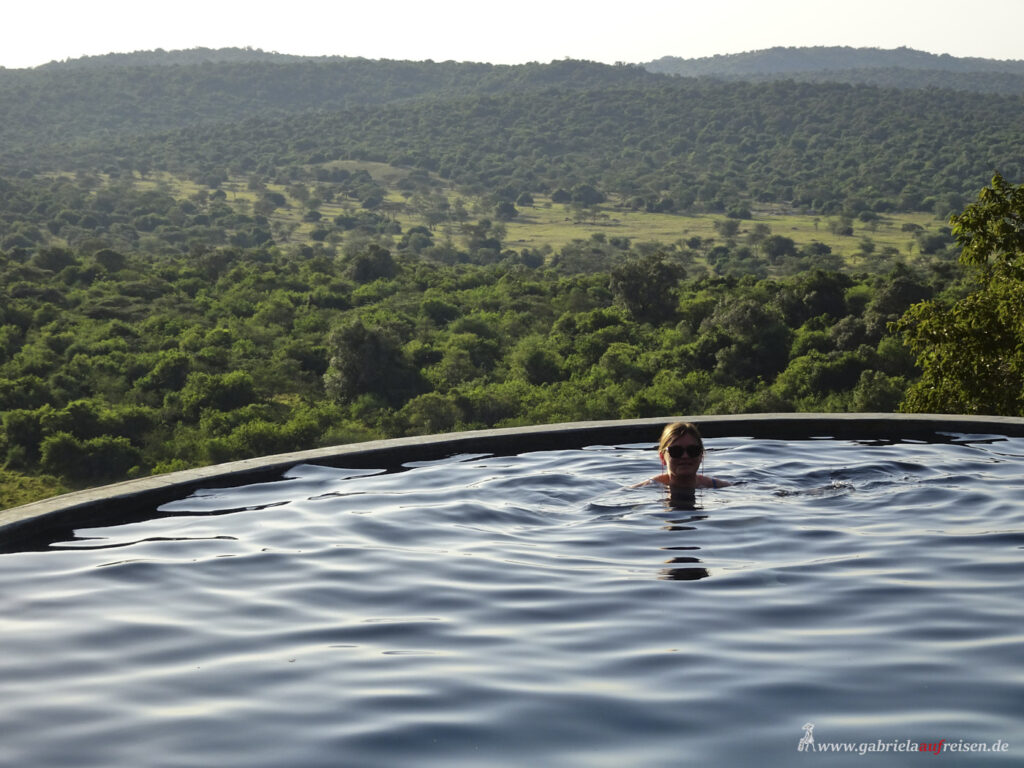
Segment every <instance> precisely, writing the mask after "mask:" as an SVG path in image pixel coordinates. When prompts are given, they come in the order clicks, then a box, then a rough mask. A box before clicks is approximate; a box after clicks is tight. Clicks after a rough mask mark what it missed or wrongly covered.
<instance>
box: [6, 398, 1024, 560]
mask: <svg viewBox="0 0 1024 768" xmlns="http://www.w3.org/2000/svg"><path fill="white" fill-rule="evenodd" d="M670 421H694V422H696V423H697V424H698V425H699V426H700V429H701V432H702V433H703V435H704V436H705V437H706V438H712V439H713V438H716V437H760V438H772V439H782V440H805V439H810V438H815V437H822V438H824V437H830V438H840V439H873V440H889V441H900V440H925V441H928V440H935V439H937V438H939V437H941V436H942V435H943V434H970V435H1003V436H1007V437H1024V419H1022V418H1012V417H1002V416H955V415H954V416H950V415H934V414H891V413H760V414H739V415H731V416H679V417H659V418H649V419H632V420H624V421H585V422H570V423H565V424H545V425H539V426H530V427H511V428H507V429H487V430H476V431H471V432H453V433H449V434H441V435H425V436H422V437H403V438H396V439H393V440H374V441H371V442H365V443H350V444H346V445H337V446H329V447H326V448H317V449H314V450H308V451H296V452H293V453H282V454H277V455H274V456H262V457H259V458H255V459H245V460H242V461H233V462H229V463H227V464H217V465H214V466H209V467H200V468H198V469H186V470H182V471H180V472H171V473H168V474H165V475H155V476H152V477H145V478H140V479H138V480H128V481H126V482H122V483H115V484H113V485H105V486H102V487H99V488H91V489H88V490H84V491H75V492H74V493H67V494H64V495H62V496H55V497H53V498H49V499H44V500H42V501H36V502H33V503H31V504H24V505H22V506H18V507H11V508H10V509H7V510H2V511H0V552H3V551H12V550H16V549H22V548H24V547H25V546H26V545H28V546H31V544H30V542H31V541H32V540H36V541H40V542H42V541H47V540H48V541H54V540H57V538H59V537H61V536H69V535H70V534H71V532H72V531H73V530H74V529H75V528H78V527H86V526H90V527H96V526H101V525H113V524H117V523H123V522H130V521H132V520H141V519H147V518H149V517H152V516H153V511H154V510H155V509H156V507H158V506H159V505H161V504H164V503H166V502H168V501H172V500H174V499H180V498H183V497H185V496H187V495H188V494H190V493H192V492H193V491H196V490H198V489H200V488H223V487H230V486H237V485H246V484H250V483H259V482H267V481H271V480H280V479H281V476H282V474H283V473H284V472H285V471H286V470H287V469H289V468H291V467H293V466H295V465H297V464H320V465H324V466H331V467H350V468H355V469H358V468H370V467H374V468H385V469H388V468H397V467H400V466H401V465H402V464H403V463H405V462H409V461H424V460H432V459H441V458H445V457H447V456H453V455H457V454H472V453H484V454H504V455H509V454H516V453H523V452H526V451H538V450H568V449H572V448H581V447H584V446H588V445H629V444H644V443H646V444H649V445H651V446H654V445H655V444H656V443H657V441H658V436H659V434H660V432H661V428H662V426H663V425H664V424H666V423H668V422H670Z"/></svg>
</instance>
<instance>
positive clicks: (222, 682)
mask: <svg viewBox="0 0 1024 768" xmlns="http://www.w3.org/2000/svg"><path fill="white" fill-rule="evenodd" d="M652 439H653V437H652ZM708 445H709V449H710V450H709V455H708V461H709V462H713V467H711V470H712V471H713V473H714V474H715V475H716V476H720V477H723V478H726V479H729V480H733V481H740V483H739V484H737V485H734V486H731V487H729V488H725V489H717V490H713V489H700V490H696V491H694V490H690V491H686V492H684V493H681V494H680V493H678V492H677V493H676V494H673V495H671V496H669V495H667V494H666V492H665V491H664V489H663V488H658V487H646V488H630V487H629V486H631V485H632V484H634V483H635V482H637V481H638V480H640V479H642V478H644V477H649V476H650V475H651V474H652V473H653V472H654V471H656V469H657V458H656V454H655V452H654V450H653V449H652V447H651V446H620V447H593V448H589V449H586V450H582V451H549V452H538V453H532V454H525V455H522V456H512V457H497V456H482V455H473V456H462V457H453V458H452V459H449V460H445V461H437V462H423V463H417V464H415V465H409V466H407V467H405V468H404V471H403V472H400V473H383V472H376V473H374V472H372V471H362V470H344V469H331V468H326V467H315V466H298V467H295V468H293V469H292V470H290V471H289V472H287V473H286V475H285V476H284V477H283V478H282V479H281V480H280V481H278V482H276V483H266V484H260V485H252V486H245V487H241V488H233V489H230V488H229V489H210V490H206V491H202V492H199V493H196V494H195V495H193V496H190V497H188V498H183V499H180V500H178V501H175V502H172V503H170V504H167V505H165V506H164V507H162V508H161V509H160V510H158V511H154V515H155V516H154V519H150V520H145V521H138V522H134V523H132V524H130V525H121V526H109V527H103V528H99V527H97V528H93V529H83V530H80V531H77V532H75V538H74V539H69V540H68V541H63V542H57V543H56V544H54V546H52V547H50V548H49V549H48V550H46V551H36V552H20V553H13V554H7V555H0V580H2V581H0V583H2V584H3V585H4V589H3V590H0V647H2V648H3V653H2V654H0V680H2V681H3V683H2V686H3V690H4V704H5V706H4V707H0V733H2V734H3V739H2V741H0V763H2V764H5V765H19V766H21V765H25V766H28V765H75V766H104V767H106V766H112V767H114V768H117V767H119V766H124V767H125V768H129V767H131V768H135V766H138V765H139V764H140V761H141V763H147V762H152V763H154V764H160V765H217V766H224V767H226V768H236V767H237V768H242V766H244V767H245V768H279V767H280V766H284V765H287V766H295V767H296V768H314V767H316V768H320V767H321V766H322V767H323V768H328V767H329V768H336V766H338V765H346V766H347V765H352V766H360V768H391V766H401V765H415V766H417V768H419V767H420V766H425V767H426V768H433V767H437V768H440V766H444V767H445V768H450V767H451V766H455V767H456V768H460V767H465V768H470V767H474V768H475V766H481V765H486V766H494V767H495V768H513V766H515V767H517V768H518V766H522V765H532V764H536V765H558V766H567V767H568V768H590V767H591V766H598V765H602V766H603V765H608V766H611V765H628V766H637V767H638V768H662V767H663V766H669V765H678V764H680V762H683V763H686V764H708V765H726V766H732V765H761V764H766V765H768V766H787V765H790V764H792V762H793V759H794V758H793V756H794V755H795V754H797V753H796V744H797V742H798V740H799V739H800V737H801V736H802V735H803V726H804V725H805V724H807V723H814V736H815V738H816V739H818V740H820V741H836V742H841V741H849V742H856V743H861V742H872V743H874V742H875V741H876V740H878V739H882V740H896V739H900V740H906V739H910V740H913V741H915V742H925V741H937V740H938V738H941V737H942V736H945V737H947V738H949V739H950V740H951V741H952V740H954V739H963V740H964V741H971V742H988V743H993V742H995V741H996V740H998V739H1003V740H1004V741H1006V742H1009V743H1010V744H1011V752H1010V753H1009V754H1008V755H1002V756H1001V755H999V754H993V753H988V754H985V753H973V754H972V761H971V764H972V765H982V766H988V765H991V766H1001V765H1009V764H1012V763H1010V762H1009V761H1010V760H1013V759H1017V760H1019V757H1020V752H1019V749H1022V748H1024V725H1022V721H1021V719H1020V717H1019V703H1020V701H1021V697H1022V695H1024V684H1022V681H1021V678H1020V658H1021V647H1022V641H1021V635H1020V616H1021V615H1022V614H1024V569H1021V567H1020V561H1021V552H1022V546H1024V544H1022V542H1024V509H1022V503H1021V502H1020V501H1019V500H1020V499H1021V498H1024V471H1022V470H1024V441H1021V440H1001V439H998V438H994V437H992V436H983V437H982V438H967V437H964V438H962V439H955V438H950V440H949V441H948V442H947V443H945V444H918V443H914V444H896V445H892V444H884V443H883V444H868V443H856V442H846V441H826V440H815V441H806V442H782V441H771V440H756V441H755V440H747V439H728V440H714V441H710V440H709V441H708ZM160 516H163V517H160ZM683 582H689V583H683ZM937 737H938V738H937ZM1016 745H1020V747H1018V746H1016ZM156 755H158V757H155V756H156ZM151 758H152V759H151ZM883 762H884V763H885V765H886V766H890V765H896V766H917V765H918V763H919V762H920V761H919V760H918V759H917V755H916V754H914V755H911V754H890V755H887V756H886V759H885V760H884V761H883ZM828 763H829V764H830V765H832V766H849V765H856V766H862V765H863V763H864V761H863V758H862V757H861V756H859V755H854V756H851V757H849V758H847V757H845V756H843V755H830V756H829V760H828Z"/></svg>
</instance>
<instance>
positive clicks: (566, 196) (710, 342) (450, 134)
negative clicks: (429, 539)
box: [0, 52, 1024, 505]
mask: <svg viewBox="0 0 1024 768" xmlns="http://www.w3.org/2000/svg"><path fill="white" fill-rule="evenodd" d="M215 53H217V52H215ZM243 53H244V55H243V54H239V56H237V57H235V56H233V55H231V54H230V53H225V52H219V53H217V55H218V56H223V57H224V58H225V59H227V60H225V61H219V60H216V61H199V62H197V61H195V58H194V57H190V56H181V55H179V54H174V55H162V54H159V53H157V54H155V55H153V56H152V57H146V56H142V55H132V56H128V57H126V58H121V57H112V59H111V60H110V61H106V60H103V61H90V62H87V63H81V64H76V63H75V62H67V63H61V64H54V65H50V66H47V67H43V68H39V69H37V70H27V71H26V70H17V71H0V137H2V138H3V144H2V150H0V152H2V155H0V425H2V430H0V461H2V464H3V469H2V470H0V488H2V491H0V504H2V505H10V504H13V503H17V502H19V501H24V500H27V499H30V498H37V497H40V496H44V495H48V494H51V493H55V492H59V491H60V490H62V489H67V488H73V487H80V486H83V485H90V484H98V483H102V482H107V481H110V480H115V479H119V478H122V477H126V476H138V475H142V474H146V473H150V472H160V471H166V470H171V469H176V468H184V467H187V466H194V465H198V464H204V463H211V462H219V461H225V460H228V459H234V458H242V457H246V456H253V455H260V454H265V453H273V452H279V451H285V450H294V449H301V448H308V447H314V446H317V445H322V444H329V443H333V442H339V441H349V440H359V439H367V438H372V437H380V436H398V435H404V434H418V433H427V432H435V431H443V430H450V429H460V428H471V427H488V426H499V425H514V424H527V423H540V422H553V421H564V420H576V419H591V418H617V417H629V416H659V415H670V414H678V413H694V414H698V413H716V412H717V413H727V412H746V411H787V410H827V411H843V410H869V411H877V410H884V411H891V410H895V409H897V408H898V407H900V404H901V402H904V400H905V397H906V395H907V392H908V391H912V392H914V393H915V394H914V397H917V398H918V399H919V400H920V401H921V402H925V401H927V402H928V403H929V406H928V407H929V408H931V409H939V410H941V403H937V401H936V399H935V398H934V397H933V398H932V399H931V400H926V398H927V397H928V394H927V392H926V391H925V390H922V389H921V387H920V386H918V385H919V384H920V382H921V378H920V371H919V370H918V369H917V368H916V367H915V365H914V358H913V357H912V356H911V354H910V350H908V348H907V347H905V346H904V345H903V343H902V341H901V339H900V338H899V337H898V336H896V335H894V333H895V331H894V328H895V326H894V325H892V324H893V323H895V322H897V321H900V319H901V318H904V317H909V316H908V315H907V313H908V310H911V309H912V308H913V307H915V306H919V304H918V303H919V302H922V301H925V300H930V301H931V302H932V304H930V305H928V306H929V307H931V309H930V310H928V312H931V313H932V314H921V312H919V313H918V314H917V315H915V317H918V318H919V319H920V322H918V324H917V325H914V322H912V321H910V320H908V321H906V322H905V323H904V326H903V327H904V332H905V333H908V334H911V335H912V336H913V337H914V339H915V343H917V344H918V345H919V346H918V347H917V348H915V353H916V354H917V356H918V357H919V358H921V357H922V352H921V350H922V349H925V350H926V349H927V344H929V343H931V342H928V341H927V338H926V337H927V334H928V333H931V329H932V326H931V325H929V322H930V321H929V318H932V317H936V316H939V315H937V314H936V313H937V312H941V309H942V307H956V306H961V305H958V304H957V302H962V301H965V300H968V299H970V297H971V296H973V295H974V294H971V291H972V290H973V287H974V285H975V283H974V282H972V280H973V278H972V275H971V273H966V272H962V271H961V269H960V268H959V267H958V265H957V263H956V260H957V255H958V249H957V247H956V246H955V245H954V237H955V236H956V235H957V234H958V232H957V231H956V230H954V229H951V228H950V226H948V224H949V222H948V220H947V217H948V215H949V214H950V213H955V212H959V211H961V210H962V209H963V207H964V206H965V205H966V204H967V203H969V202H971V201H972V200H974V199H975V198H976V197H977V194H978V190H979V189H981V188H982V187H983V186H984V185H985V184H986V183H988V182H989V180H990V179H991V177H992V174H993V172H994V171H1000V172H1002V173H1003V174H1004V175H1005V176H1006V177H1008V178H1011V179H1018V178H1020V177H1021V176H1022V175H1024V168H1022V167H1021V164H1022V162H1024V158H1022V156H1021V153H1020V147H1021V146H1022V143H1021V138H1022V136H1021V131H1022V126H1024V121H1022V119H1021V118H1022V117H1024V109H1022V107H1024V103H1022V99H1021V97H1018V96H1010V95H992V94H978V93H964V92H954V91H949V90H944V91H934V90H913V89H899V90H898V89H885V88H875V87H859V86H850V85H843V84H835V83H831V84H810V83H793V82H778V83H768V84H751V83H746V82H735V83H722V82H716V81H713V80H708V79H680V78H671V77H668V76H664V75H653V74H650V73H647V72H645V71H644V70H642V69H641V68H639V67H634V66H616V67H607V66H604V65H599V64H593V63H587V62H573V61H563V62H555V63H552V64H550V65H540V64H533V65H525V66H522V67H494V66H491V65H481V64H456V63H453V62H445V63H441V64H435V63H432V62H425V63H412V62H371V61H366V60H355V59H353V60H348V59H343V60H334V59H331V60H298V61H295V60H291V59H286V58H277V57H274V56H271V55H269V54H262V52H258V55H255V54H254V52H243ZM250 54H253V55H250ZM196 55H197V56H200V57H202V56H209V55H210V53H209V52H198V53H197V54H196ZM99 58H101V59H102V58H103V57H99ZM962 242H966V241H963V240H962ZM1014 274H1016V273H1014V272H1013V271H1012V269H1011V270H1010V271H1007V272H999V273H998V276H999V281H1001V282H999V284H1000V285H1002V284H1003V283H1005V281H1006V279H1010V280H1011V284H1012V280H1013V279H1016V278H1013V275H1014ZM1006 275H1009V276H1010V277H1009V278H1007V277H1006ZM1011 293H1012V292H1011ZM1000 295H1002V294H1000ZM1001 300H1002V299H1000V301H1001ZM958 317H959V315H958ZM964 317H967V315H964ZM1008 317H1009V315H1008ZM970 322H971V323H974V324H973V325H971V327H980V326H979V325H978V323H976V322H974V321H973V320H972V321H970ZM965 332H967V331H965ZM915 334H916V335H915ZM1000 338H1001V339H1002V341H1001V342H1000V343H1003V342H1005V343H1006V344H1009V345H1010V346H1009V347H1006V348H1009V349H1012V348H1013V347H1012V339H1013V335H1012V333H1010V334H1009V335H1006V334H1004V335H1003V336H1001V337H1000ZM921 344H924V345H925V346H924V347H921V346H920V345H921ZM953 353H954V354H955V350H954V351H953ZM985 365H990V364H989V363H987V362H986V363H985ZM990 367H991V366H990ZM997 367H998V366H997ZM933 373H934V371H932V370H931V369H929V372H928V377H931V376H932V374H933ZM926 380H927V381H929V382H931V381H933V379H932V378H927V379H926ZM947 385H948V382H946V383H944V384H943V386H947ZM914 387H917V389H913V388H914ZM929 387H930V389H929ZM935 388H936V387H935V386H933V385H932V384H929V385H927V386H926V387H925V389H926V390H928V391H934V390H935ZM943 391H949V392H955V391H957V390H956V386H955V385H950V386H948V387H947V389H946V390H943ZM951 397H952V396H950V398H951ZM922 398H924V399H922ZM950 402H951V403H953V402H954V400H953V399H950ZM956 402H957V406H956V407H958V408H963V407H971V408H975V409H976V410H981V411H984V409H985V408H986V407H987V406H986V404H985V397H984V396H979V397H978V398H975V399H974V400H972V401H970V402H972V403H974V404H973V405H968V406H962V405H960V404H959V401H956ZM965 402H966V401H965ZM1006 402H1007V403H1008V405H1007V406H1006V407H1008V408H1011V409H1012V408H1014V407H1016V406H1015V405H1013V402H1014V401H1013V399H1012V397H1009V399H1008V400H1006Z"/></svg>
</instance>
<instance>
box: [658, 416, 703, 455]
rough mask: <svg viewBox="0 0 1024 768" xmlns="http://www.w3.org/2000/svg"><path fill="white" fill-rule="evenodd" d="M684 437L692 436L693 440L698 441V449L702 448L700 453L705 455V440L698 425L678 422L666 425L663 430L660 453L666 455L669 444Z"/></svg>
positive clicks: (659, 447)
mask: <svg viewBox="0 0 1024 768" xmlns="http://www.w3.org/2000/svg"><path fill="white" fill-rule="evenodd" d="M683 435H692V436H693V439H694V440H696V441H697V447H698V448H700V452H701V453H704V439H703V438H702V437H701V436H700V430H699V429H697V425H696V424H694V423H692V422H689V421H677V422H675V423H673V424H666V425H665V428H664V429H663V430H661V441H660V442H659V443H658V453H664V452H665V449H666V448H668V446H669V443H671V442H672V441H673V440H675V439H676V438H679V437H682V436H683Z"/></svg>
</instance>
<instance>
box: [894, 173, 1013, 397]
mask: <svg viewBox="0 0 1024 768" xmlns="http://www.w3.org/2000/svg"><path fill="white" fill-rule="evenodd" d="M950 221H951V223H952V224H953V234H954V236H955V237H956V240H957V243H958V244H959V245H960V246H961V248H962V252H961V254H960V262H961V264H963V265H964V266H965V267H966V268H968V269H970V270H973V278H974V282H975V290H974V291H972V292H971V293H970V294H968V295H967V296H965V297H964V298H962V299H960V300H959V301H956V302H954V303H953V304H952V305H950V306H944V305H942V304H940V303H939V302H938V301H923V302H920V303H918V304H915V305H913V306H912V307H910V309H909V310H907V312H906V313H905V314H904V315H903V317H902V318H900V320H899V321H898V322H897V323H896V324H895V327H896V329H897V330H898V331H899V332H900V333H901V334H902V335H903V339H904V343H905V344H906V345H907V346H908V347H909V348H910V350H911V351H912V352H913V353H914V355H915V356H916V357H917V364H918V366H920V368H921V369H922V374H921V378H920V380H919V381H917V382H916V383H915V384H913V385H912V386H911V387H910V389H909V390H908V392H907V396H906V399H905V400H904V401H903V403H902V404H901V408H902V409H903V410H904V411H911V412H937V413H986V414H994V415H1000V416H1024V387H1022V384H1021V382H1024V185H1019V186H1014V185H1012V184H1009V183H1008V182H1006V181H1005V180H1004V179H1003V177H1002V176H1000V175H999V174H996V175H995V176H994V177H993V179H992V183H991V185H990V186H988V187H985V188H984V189H983V190H981V193H980V194H979V196H978V200H977V202H975V203H972V204H971V205H969V206H967V208H966V209H965V210H964V212H963V213H962V214H960V215H958V216H952V217H950Z"/></svg>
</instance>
